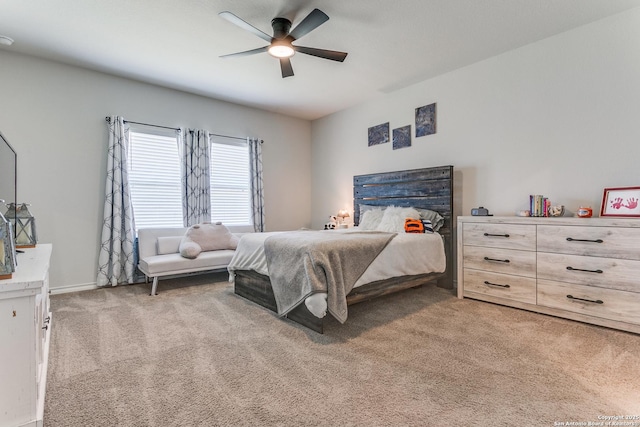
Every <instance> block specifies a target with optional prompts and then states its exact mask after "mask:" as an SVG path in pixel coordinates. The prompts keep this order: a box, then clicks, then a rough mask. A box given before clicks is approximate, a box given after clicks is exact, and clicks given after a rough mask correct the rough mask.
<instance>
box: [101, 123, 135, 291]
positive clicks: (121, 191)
mask: <svg viewBox="0 0 640 427" xmlns="http://www.w3.org/2000/svg"><path fill="white" fill-rule="evenodd" d="M108 127H109V147H108V152H107V156H108V158H107V182H106V191H105V193H106V195H105V202H104V221H103V224H102V239H101V246H100V254H99V255H98V277H97V280H96V282H97V284H98V286H107V285H111V286H116V285H118V284H122V283H133V282H134V271H135V266H136V264H137V260H136V259H135V258H136V251H135V250H134V239H135V231H134V230H135V224H134V219H133V209H132V207H131V195H130V193H129V179H128V173H127V150H128V148H129V127H128V126H126V125H125V123H124V119H123V118H122V117H119V116H112V117H110V120H109V122H108Z"/></svg>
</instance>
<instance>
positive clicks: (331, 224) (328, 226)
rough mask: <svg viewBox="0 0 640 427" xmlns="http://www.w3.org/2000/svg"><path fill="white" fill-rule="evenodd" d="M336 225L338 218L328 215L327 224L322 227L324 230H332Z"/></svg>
mask: <svg viewBox="0 0 640 427" xmlns="http://www.w3.org/2000/svg"><path fill="white" fill-rule="evenodd" d="M336 224H338V218H337V217H336V216H335V215H329V222H328V223H326V224H325V225H324V229H325V230H333V229H335V228H336Z"/></svg>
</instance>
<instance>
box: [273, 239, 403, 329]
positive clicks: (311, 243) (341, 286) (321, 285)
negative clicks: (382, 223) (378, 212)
mask: <svg viewBox="0 0 640 427" xmlns="http://www.w3.org/2000/svg"><path fill="white" fill-rule="evenodd" d="M395 236H396V234H395V233H383V232H366V233H364V232H352V233H340V232H334V231H308V230H305V231H293V232H290V233H282V234H278V235H275V236H271V237H268V238H267V239H266V240H265V242H264V250H265V255H266V259H267V265H268V268H269V277H270V279H271V287H272V288H273V293H274V295H275V298H276V304H277V306H278V314H280V315H281V316H284V315H286V314H287V313H288V312H289V311H291V310H292V309H294V308H295V307H296V306H298V305H299V304H300V303H301V302H303V301H304V300H305V299H306V298H307V297H308V296H310V295H312V294H314V293H318V292H326V293H327V294H328V296H327V309H328V311H329V313H331V314H332V315H333V316H334V317H335V318H336V319H338V321H339V322H340V323H344V322H345V321H346V320H347V299H346V297H347V294H348V293H349V292H350V291H351V289H352V288H353V285H355V283H356V282H357V281H358V279H359V278H360V276H362V274H363V273H364V272H365V270H366V269H367V267H369V264H371V262H372V261H373V260H374V259H375V258H376V257H377V256H378V254H379V253H380V252H382V250H383V249H384V248H385V247H386V246H387V244H388V243H389V242H390V241H391V239H393V238H394V237H395Z"/></svg>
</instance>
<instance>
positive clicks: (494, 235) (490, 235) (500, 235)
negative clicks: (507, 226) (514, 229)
mask: <svg viewBox="0 0 640 427" xmlns="http://www.w3.org/2000/svg"><path fill="white" fill-rule="evenodd" d="M484 235H485V237H509V235H508V234H489V233H484Z"/></svg>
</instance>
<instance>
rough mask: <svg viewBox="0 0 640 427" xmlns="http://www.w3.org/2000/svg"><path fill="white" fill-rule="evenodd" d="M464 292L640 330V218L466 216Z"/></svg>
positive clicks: (461, 221) (461, 234)
mask: <svg viewBox="0 0 640 427" xmlns="http://www.w3.org/2000/svg"><path fill="white" fill-rule="evenodd" d="M458 297H459V298H464V297H466V298H473V299H478V300H482V301H488V302H493V303H497V304H502V305H507V306H511V307H517V308H522V309H526V310H531V311H535V312H539V313H544V314H549V315H553V316H558V317H564V318H568V319H573V320H578V321H582V322H587V323H592V324H596V325H601V326H606V327H610V328H616V329H621V330H625V331H630V332H635V333H640V220H638V219H629V218H622V219H611V218H573V217H557V218H533V217H477V216H461V217H458Z"/></svg>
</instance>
